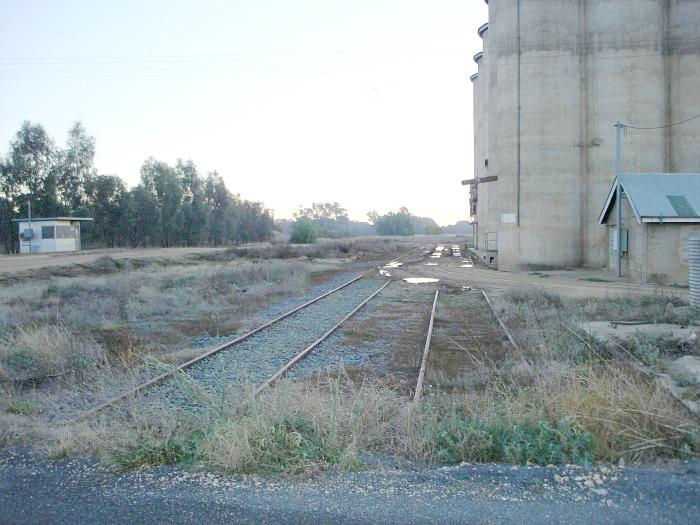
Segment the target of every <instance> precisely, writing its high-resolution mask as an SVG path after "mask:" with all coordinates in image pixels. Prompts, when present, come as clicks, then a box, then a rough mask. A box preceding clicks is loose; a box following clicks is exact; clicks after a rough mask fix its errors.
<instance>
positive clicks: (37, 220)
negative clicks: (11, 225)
mask: <svg viewBox="0 0 700 525" xmlns="http://www.w3.org/2000/svg"><path fill="white" fill-rule="evenodd" d="M91 220H93V219H92V217H32V222H45V221H91ZM12 222H29V219H28V218H27V217H23V218H20V219H12Z"/></svg>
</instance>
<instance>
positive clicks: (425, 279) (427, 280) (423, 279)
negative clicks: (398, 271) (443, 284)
mask: <svg viewBox="0 0 700 525" xmlns="http://www.w3.org/2000/svg"><path fill="white" fill-rule="evenodd" d="M439 280H440V279H433V278H432V277H406V278H404V281H406V282H407V283H408V284H423V283H436V282H438V281H439Z"/></svg>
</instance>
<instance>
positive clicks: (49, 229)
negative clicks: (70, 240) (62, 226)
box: [41, 226, 56, 239]
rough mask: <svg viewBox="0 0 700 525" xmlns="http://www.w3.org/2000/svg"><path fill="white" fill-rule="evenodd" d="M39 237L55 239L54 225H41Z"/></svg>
mask: <svg viewBox="0 0 700 525" xmlns="http://www.w3.org/2000/svg"><path fill="white" fill-rule="evenodd" d="M41 238H42V239H55V238H56V230H55V228H54V226H42V227H41Z"/></svg>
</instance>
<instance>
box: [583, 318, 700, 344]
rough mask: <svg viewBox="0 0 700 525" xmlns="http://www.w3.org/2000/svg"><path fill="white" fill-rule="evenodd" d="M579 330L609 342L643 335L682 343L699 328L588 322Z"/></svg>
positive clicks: (659, 324)
mask: <svg viewBox="0 0 700 525" xmlns="http://www.w3.org/2000/svg"><path fill="white" fill-rule="evenodd" d="M581 328H583V329H584V330H585V331H586V332H587V333H589V334H590V335H592V336H593V337H595V338H597V339H600V340H602V341H609V340H611V339H616V338H619V339H626V338H628V337H632V336H634V335H636V334H640V333H641V334H645V335H654V336H664V337H669V338H673V339H676V340H678V341H684V340H686V339H688V338H689V337H692V336H693V334H696V336H697V334H698V333H700V326H680V325H677V324H669V323H654V324H651V323H650V324H634V325H625V324H617V325H615V326H612V325H611V323H610V321H589V322H586V323H581Z"/></svg>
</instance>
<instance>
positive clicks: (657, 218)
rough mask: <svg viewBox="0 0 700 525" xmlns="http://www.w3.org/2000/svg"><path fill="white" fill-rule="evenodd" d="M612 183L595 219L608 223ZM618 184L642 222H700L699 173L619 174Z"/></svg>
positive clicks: (613, 200)
mask: <svg viewBox="0 0 700 525" xmlns="http://www.w3.org/2000/svg"><path fill="white" fill-rule="evenodd" d="M615 184H616V183H615V182H613V185H612V188H611V189H610V193H609V194H608V198H607V201H606V202H605V206H604V207H603V210H602V212H601V213H600V216H599V218H598V222H599V223H600V224H602V223H604V222H605V220H606V219H607V216H608V213H610V210H611V209H612V206H613V205H614V204H615ZM620 184H621V186H622V191H624V193H625V195H626V196H627V199H628V200H629V203H630V205H631V207H632V210H633V211H634V214H635V215H636V217H637V221H638V222H640V223H642V222H662V221H664V220H668V221H673V222H700V216H699V215H698V213H699V212H700V173H622V174H621V175H620Z"/></svg>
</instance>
